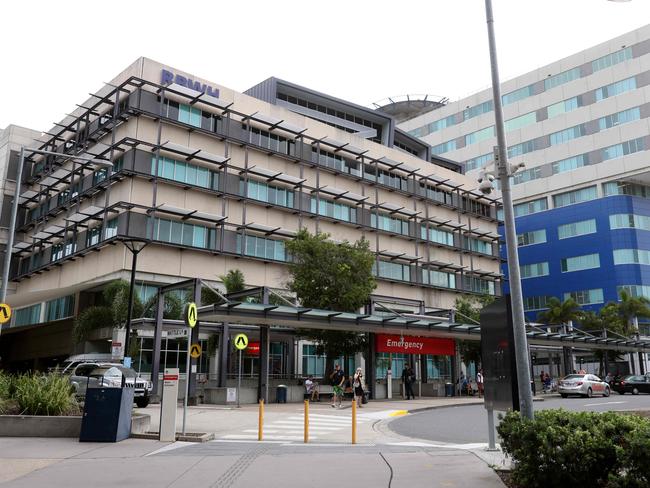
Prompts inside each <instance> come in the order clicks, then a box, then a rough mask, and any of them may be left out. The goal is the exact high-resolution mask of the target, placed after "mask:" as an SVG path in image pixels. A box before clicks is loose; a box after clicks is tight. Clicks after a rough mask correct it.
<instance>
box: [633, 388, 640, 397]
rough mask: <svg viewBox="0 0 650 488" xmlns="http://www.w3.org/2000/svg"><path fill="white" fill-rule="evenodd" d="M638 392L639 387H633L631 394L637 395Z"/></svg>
mask: <svg viewBox="0 0 650 488" xmlns="http://www.w3.org/2000/svg"><path fill="white" fill-rule="evenodd" d="M638 394H639V389H638V388H636V387H634V388H632V395H638Z"/></svg>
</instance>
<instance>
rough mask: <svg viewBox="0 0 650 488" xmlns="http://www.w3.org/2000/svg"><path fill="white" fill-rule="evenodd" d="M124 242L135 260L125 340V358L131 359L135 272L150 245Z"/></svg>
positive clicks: (139, 242)
mask: <svg viewBox="0 0 650 488" xmlns="http://www.w3.org/2000/svg"><path fill="white" fill-rule="evenodd" d="M122 242H123V244H124V246H125V247H126V248H127V249H128V250H129V251H131V254H132V255H133V259H132V261H131V280H130V282H129V304H128V306H127V311H126V327H125V331H126V337H125V338H124V357H129V344H130V342H131V341H130V339H131V318H132V315H133V290H134V288H135V270H136V267H137V264H138V254H139V253H140V251H142V250H143V249H144V248H145V246H146V245H147V244H149V241H148V240H146V239H125V240H123V241H122ZM129 366H130V365H129Z"/></svg>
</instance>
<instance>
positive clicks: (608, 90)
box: [596, 77, 636, 102]
mask: <svg viewBox="0 0 650 488" xmlns="http://www.w3.org/2000/svg"><path fill="white" fill-rule="evenodd" d="M634 89H636V78H635V77H632V78H627V79H625V80H621V81H617V82H616V83H612V84H610V85H607V86H603V87H601V88H598V89H597V90H596V101H597V102H599V101H601V100H605V99H606V98H609V97H614V96H616V95H620V94H621V93H625V92H628V91H630V90H634Z"/></svg>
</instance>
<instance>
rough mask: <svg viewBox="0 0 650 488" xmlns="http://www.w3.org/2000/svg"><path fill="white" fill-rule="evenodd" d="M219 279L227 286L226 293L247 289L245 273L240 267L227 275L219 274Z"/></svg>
mask: <svg viewBox="0 0 650 488" xmlns="http://www.w3.org/2000/svg"><path fill="white" fill-rule="evenodd" d="M219 279H220V280H221V281H222V282H223V286H225V287H226V293H237V292H239V291H244V290H245V289H246V280H245V279H244V273H242V272H241V270H239V269H231V270H230V271H228V272H227V273H226V274H225V275H221V276H219Z"/></svg>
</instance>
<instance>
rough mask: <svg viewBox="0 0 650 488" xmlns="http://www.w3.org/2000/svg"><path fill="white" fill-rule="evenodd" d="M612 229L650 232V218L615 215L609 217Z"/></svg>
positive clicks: (634, 215)
mask: <svg viewBox="0 0 650 488" xmlns="http://www.w3.org/2000/svg"><path fill="white" fill-rule="evenodd" d="M609 228H610V229H612V230H613V229H640V230H650V217H648V216H645V215H636V214H613V215H610V216H609Z"/></svg>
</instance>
